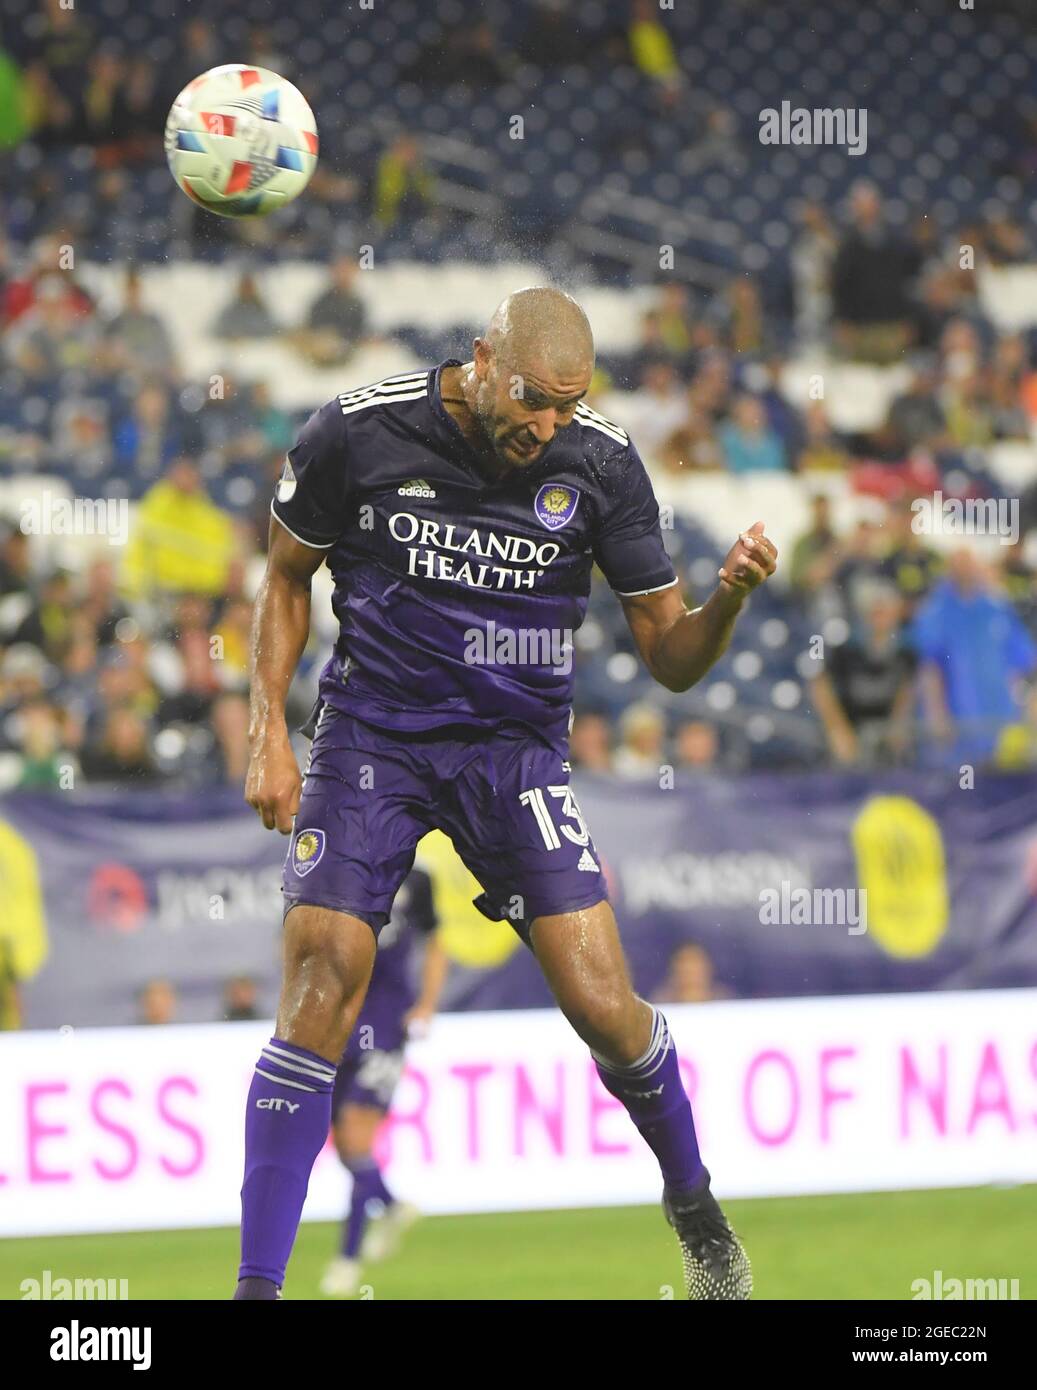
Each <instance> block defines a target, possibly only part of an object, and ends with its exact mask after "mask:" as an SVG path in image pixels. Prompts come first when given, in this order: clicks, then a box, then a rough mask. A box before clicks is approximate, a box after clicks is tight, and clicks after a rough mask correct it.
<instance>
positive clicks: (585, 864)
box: [576, 849, 600, 874]
mask: <svg viewBox="0 0 1037 1390" xmlns="http://www.w3.org/2000/svg"><path fill="white" fill-rule="evenodd" d="M576 867H577V868H578V869H582V870H583V872H584V873H587V874H596V873H600V870H599V868H598V866H597V864H595V862H594V855H593V854H591V852H590V850H589V849H585V850H584V851H583V853H582V854H581V855H580V862H579V863H578V864H577V865H576Z"/></svg>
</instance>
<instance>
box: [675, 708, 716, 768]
mask: <svg viewBox="0 0 1037 1390" xmlns="http://www.w3.org/2000/svg"><path fill="white" fill-rule="evenodd" d="M718 752H719V742H718V740H717V731H716V729H715V728H714V727H713V725H712V724H707V723H706V722H705V720H703V719H685V720H683V721H682V723H681V724H680V725H678V728H677V733H676V736H675V738H674V756H675V758H676V760H677V766H678V767H684V768H696V769H698V770H700V771H701V770H703V769H708V768H712V767H715V766H716V762H717V754H718Z"/></svg>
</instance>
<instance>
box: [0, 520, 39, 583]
mask: <svg viewBox="0 0 1037 1390" xmlns="http://www.w3.org/2000/svg"><path fill="white" fill-rule="evenodd" d="M31 565H32V557H31V555H30V553H29V537H28V536H27V535H26V534H25V532H24V531H21V530H19V529H18V528H17V527H16V526H11V525H8V524H7V523H6V522H4V521H3V520H0V598H3V596H4V595H5V594H14V593H19V592H22V591H23V590H24V589H25V588H26V587H27V586H28V583H29V576H30V572H31Z"/></svg>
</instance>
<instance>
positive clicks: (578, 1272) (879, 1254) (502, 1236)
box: [0, 1186, 1037, 1300]
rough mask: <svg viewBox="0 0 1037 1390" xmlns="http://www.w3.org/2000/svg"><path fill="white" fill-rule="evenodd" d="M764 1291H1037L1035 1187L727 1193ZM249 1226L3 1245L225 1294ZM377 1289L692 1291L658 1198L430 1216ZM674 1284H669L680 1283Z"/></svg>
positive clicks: (600, 1295)
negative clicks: (1006, 1286)
mask: <svg viewBox="0 0 1037 1390" xmlns="http://www.w3.org/2000/svg"><path fill="white" fill-rule="evenodd" d="M725 1210H726V1211H727V1213H728V1215H729V1218H730V1220H731V1222H732V1224H733V1225H734V1226H735V1229H736V1230H737V1231H738V1232H739V1234H740V1235H741V1237H742V1239H743V1241H744V1243H745V1245H746V1248H747V1249H748V1251H749V1254H750V1257H751V1259H752V1262H753V1270H754V1273H755V1278H756V1292H755V1297H757V1298H764V1299H826V1298H833V1299H910V1298H911V1283H912V1280H914V1279H919V1278H925V1279H932V1278H933V1276H934V1272H935V1271H936V1270H942V1272H943V1278H944V1280H947V1279H949V1278H958V1279H1008V1280H1011V1279H1018V1280H1019V1293H1020V1297H1021V1298H1022V1299H1032V1298H1034V1297H1035V1295H1037V1241H1035V1240H1034V1238H1033V1232H1034V1230H1035V1229H1037V1186H1026V1187H1015V1188H967V1189H961V1190H956V1189H955V1190H942V1191H936V1192H893V1193H878V1194H864V1195H852V1196H829V1197H794V1198H779V1199H769V1200H759V1201H756V1200H754V1201H741V1202H735V1201H732V1202H728V1203H725ZM237 1239H238V1237H237V1231H236V1230H233V1229H229V1228H220V1229H216V1230H197V1231H196V1230H192V1231H158V1232H142V1233H133V1234H129V1235H86V1236H54V1237H46V1238H27V1239H11V1240H5V1241H4V1242H2V1243H0V1299H17V1298H20V1297H22V1294H21V1291H20V1289H19V1285H20V1283H21V1281H22V1280H23V1279H27V1278H33V1279H40V1278H41V1277H42V1273H43V1271H44V1270H46V1269H49V1270H50V1271H51V1276H52V1278H53V1279H57V1278H68V1279H74V1278H77V1277H78V1278H84V1279H85V1278H92V1279H98V1278H113V1279H127V1280H128V1281H129V1294H130V1298H131V1299H135V1298H138V1299H147V1298H156V1299H226V1298H228V1297H229V1296H230V1294H231V1292H232V1290H233V1287H234V1276H235V1270H236V1265H237ZM335 1239H336V1229H335V1227H334V1226H332V1225H328V1224H306V1225H304V1226H303V1227H302V1229H301V1231H300V1234H299V1239H298V1241H297V1243H296V1247H295V1252H294V1254H293V1256H292V1262H291V1265H290V1266H289V1271H288V1281H287V1284H286V1286H285V1298H295V1299H313V1298H318V1297H319V1294H318V1293H317V1283H318V1280H319V1278H320V1275H321V1271H322V1269H323V1266H324V1262H325V1260H326V1259H327V1258H328V1256H329V1255H330V1254H331V1253H332V1252H333V1251H334V1247H335ZM366 1283H367V1285H368V1288H369V1291H368V1292H367V1294H366V1297H368V1298H374V1299H383V1298H384V1299H477V1300H478V1299H660V1298H666V1297H668V1296H669V1297H674V1298H678V1299H679V1298H681V1297H682V1296H683V1293H682V1284H681V1278H680V1261H679V1257H678V1252H677V1245H676V1241H675V1239H674V1237H673V1235H672V1234H671V1232H670V1231H669V1229H668V1227H667V1226H666V1225H665V1223H664V1220H663V1217H662V1214H661V1212H660V1211H659V1210H658V1209H657V1208H653V1207H613V1208H596V1209H593V1210H586V1211H583V1210H581V1211H541V1212H515V1213H507V1214H498V1215H490V1216H449V1217H430V1218H427V1219H426V1220H424V1221H422V1222H420V1223H419V1224H418V1225H417V1226H416V1227H415V1228H414V1229H413V1230H412V1231H411V1232H410V1233H409V1235H408V1237H407V1240H406V1243H405V1245H404V1247H403V1249H402V1250H401V1251H400V1253H399V1254H398V1255H396V1256H395V1257H394V1258H393V1259H392V1260H389V1261H386V1262H385V1263H383V1264H379V1265H372V1266H370V1267H369V1269H368V1270H367V1271H366ZM667 1286H668V1287H669V1289H670V1290H671V1292H670V1293H669V1294H668V1293H667V1291H666V1290H667Z"/></svg>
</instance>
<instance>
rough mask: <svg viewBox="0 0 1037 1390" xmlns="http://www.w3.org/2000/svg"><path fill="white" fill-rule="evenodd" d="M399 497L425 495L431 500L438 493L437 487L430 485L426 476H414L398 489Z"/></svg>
mask: <svg viewBox="0 0 1037 1390" xmlns="http://www.w3.org/2000/svg"><path fill="white" fill-rule="evenodd" d="M396 495H397V497H425V498H428V499H429V500H430V501H431V500H432V498H433V497H435V495H436V491H435V488H431V487H429V485H428V483H426V481H425V479H424V478H413V479H412V480H411V481H410V482H409V483H404V485H403V487H398V488H397V489H396Z"/></svg>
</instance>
